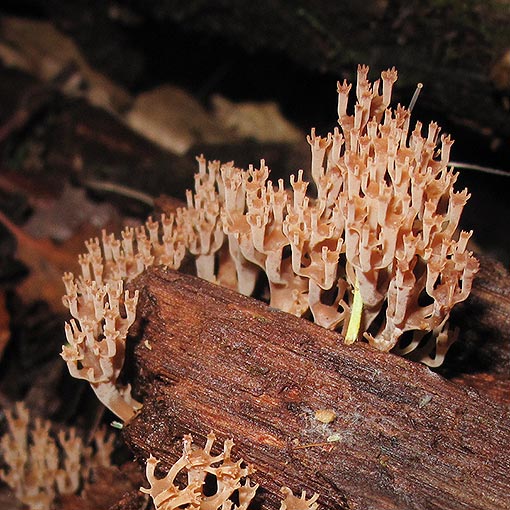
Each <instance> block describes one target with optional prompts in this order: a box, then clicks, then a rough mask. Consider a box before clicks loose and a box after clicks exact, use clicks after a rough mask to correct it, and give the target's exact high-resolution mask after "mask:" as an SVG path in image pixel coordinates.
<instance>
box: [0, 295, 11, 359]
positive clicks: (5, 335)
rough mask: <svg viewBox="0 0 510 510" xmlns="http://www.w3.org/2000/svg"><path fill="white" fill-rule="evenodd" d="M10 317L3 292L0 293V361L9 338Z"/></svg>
mask: <svg viewBox="0 0 510 510" xmlns="http://www.w3.org/2000/svg"><path fill="white" fill-rule="evenodd" d="M9 326H10V316H9V312H8V311H7V303H6V299H5V292H4V291H0V360H1V359H2V356H3V353H4V350H5V348H6V347H7V344H8V343H9V339H10V338H11V330H10V327H9Z"/></svg>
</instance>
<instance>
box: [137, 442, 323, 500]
mask: <svg viewBox="0 0 510 510" xmlns="http://www.w3.org/2000/svg"><path fill="white" fill-rule="evenodd" d="M214 441H215V436H214V434H212V433H210V434H209V435H208V436H207V441H206V444H205V446H204V448H193V445H192V442H193V439H192V437H191V436H189V435H188V436H185V437H184V448H183V453H182V456H181V457H180V458H179V459H178V460H177V462H176V463H175V464H174V465H173V466H172V467H171V468H170V470H169V471H168V473H167V474H166V475H165V476H164V477H162V478H157V477H156V476H155V470H156V466H157V465H158V461H157V460H156V459H155V458H154V457H152V456H151V457H149V459H148V460H147V466H146V476H147V480H148V481H149V484H150V487H149V488H148V489H146V488H144V487H142V488H141V489H140V490H141V491H142V492H144V493H146V494H149V495H150V496H151V498H152V500H153V501H154V506H155V507H156V510H173V509H177V508H189V509H192V508H193V509H197V510H225V509H233V510H246V509H247V508H248V506H249V504H250V503H251V501H252V500H253V498H254V497H255V493H256V492H257V489H258V484H254V485H251V482H250V480H249V478H247V477H248V475H249V474H250V473H251V472H252V469H251V468H250V467H249V466H245V467H242V466H243V461H242V460H238V461H236V462H234V461H233V460H232V459H231V450H232V446H233V445H234V443H233V442H232V441H231V440H227V441H225V443H224V447H223V452H221V453H220V454H219V455H212V454H211V449H212V447H213V444H214ZM181 472H185V473H186V484H185V485H184V486H179V484H178V483H177V482H176V480H175V479H176V477H178V476H179V474H180V473H181ZM206 476H209V478H211V477H212V478H213V480H214V485H213V486H214V490H213V491H210V492H213V493H212V494H207V495H206V494H205V488H206V485H207V484H206ZM243 480H244V481H243ZM282 493H283V495H284V500H283V501H282V503H281V506H280V510H316V509H317V508H318V505H317V503H316V501H317V498H318V497H319V496H318V495H317V494H316V495H315V496H313V497H312V498H310V499H308V500H307V499H306V493H303V494H302V496H301V498H298V497H296V496H294V495H293V493H292V491H291V490H290V489H289V488H288V487H283V488H282ZM234 498H236V500H237V504H234Z"/></svg>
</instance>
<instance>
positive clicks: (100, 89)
mask: <svg viewBox="0 0 510 510" xmlns="http://www.w3.org/2000/svg"><path fill="white" fill-rule="evenodd" d="M0 59H1V60H2V61H3V63H4V65H6V66H7V67H14V68H17V69H22V70H23V71H26V72H28V73H30V74H33V75H35V76H37V77H39V78H40V79H41V80H42V81H50V80H52V79H54V78H55V77H56V76H57V75H58V74H59V73H61V72H62V71H63V70H64V69H65V68H66V66H68V65H69V64H73V65H76V66H77V68H78V71H79V74H78V78H81V79H83V80H84V81H85V82H86V83H87V88H86V89H87V90H86V92H85V94H86V96H87V99H88V100H89V101H90V102H91V103H92V104H93V105H95V106H99V107H101V108H105V109H107V110H113V111H115V112H118V111H121V110H122V109H124V108H125V107H126V106H127V105H128V104H129V103H130V102H131V97H130V96H129V94H128V93H127V92H126V91H125V90H124V89H123V88H122V87H119V86H118V85H117V84H115V83H114V82H112V81H111V80H110V79H108V78H107V77H106V76H104V75H102V74H101V73H99V72H97V71H96V70H94V69H93V68H92V67H91V66H90V65H89V64H88V62H87V61H86V59H85V58H84V57H83V55H82V54H81V53H80V50H79V49H78V47H77V46H76V44H75V43H74V41H73V40H72V39H71V38H70V37H68V36H66V35H64V34H63V33H62V32H59V31H58V30H57V29H56V28H55V27H54V26H53V25H52V24H51V23H49V22H47V21H39V20H33V19H25V18H15V17H9V16H3V17H2V20H1V38H0ZM63 92H66V93H71V94H77V93H81V92H80V87H79V80H78V81H77V80H68V82H67V83H66V86H65V88H64V90H63Z"/></svg>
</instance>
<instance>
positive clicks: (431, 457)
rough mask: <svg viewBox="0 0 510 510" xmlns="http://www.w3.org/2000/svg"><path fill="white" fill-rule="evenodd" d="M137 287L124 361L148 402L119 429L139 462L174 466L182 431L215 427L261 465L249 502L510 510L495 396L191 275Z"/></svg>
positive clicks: (167, 276) (151, 277) (507, 436)
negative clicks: (289, 492) (286, 490)
mask: <svg viewBox="0 0 510 510" xmlns="http://www.w3.org/2000/svg"><path fill="white" fill-rule="evenodd" d="M134 284H135V285H136V288H138V289H140V302H139V307H138V322H137V326H138V329H137V335H138V343H137V344H136V347H135V349H134V353H133V359H132V360H130V362H129V363H128V369H130V371H132V373H131V374H130V378H131V381H132V383H133V385H134V388H135V392H138V395H139V396H140V397H143V402H144V405H143V408H142V410H141V411H140V413H139V414H138V415H137V416H136V417H135V418H134V419H133V420H132V421H131V422H130V423H129V425H127V426H126V427H125V429H124V437H125V440H126V441H127V444H128V445H129V446H130V448H131V449H132V450H133V451H134V452H135V454H136V455H137V456H138V458H140V459H144V458H147V457H148V456H149V454H152V455H154V456H155V457H156V458H158V459H159V460H160V461H161V466H162V467H163V469H169V468H170V466H171V465H172V464H173V463H174V462H175V461H176V460H177V458H178V457H179V456H180V455H181V450H182V436H183V434H186V433H192V434H193V436H194V438H195V440H196V441H197V443H198V444H203V442H204V440H205V439H204V438H205V436H206V434H207V433H208V432H210V431H211V430H212V431H214V433H215V434H216V435H217V436H218V438H219V439H220V440H224V439H225V438H230V437H231V438H233V439H234V441H235V443H236V444H235V447H234V450H233V456H234V458H241V457H242V458H244V459H245V461H246V462H248V463H250V464H251V465H252V466H253V467H254V468H255V469H256V473H255V474H254V475H253V476H252V479H253V480H254V481H255V482H257V483H260V485H261V489H260V490H259V494H258V496H257V498H256V502H258V503H259V505H258V506H257V504H255V508H260V504H261V503H262V502H263V508H268V509H270V508H274V509H277V508H278V507H279V500H280V498H278V497H277V494H278V492H279V488H280V487H281V486H282V485H287V486H289V487H291V488H292V489H293V490H294V493H300V492H301V490H306V491H307V494H308V495H311V494H313V493H315V492H318V493H320V494H321V496H320V498H319V503H320V507H321V508H323V509H325V510H329V509H355V508H359V509H364V510H370V509H374V510H375V509H377V510H384V509H405V508H413V509H425V508H426V509H450V510H453V509H461V508H462V509H464V508H470V509H472V510H476V509H480V510H491V509H504V508H508V507H509V505H510V496H509V495H510V469H509V468H510V456H509V454H508V452H509V451H510V420H509V418H510V414H509V411H508V408H507V407H505V406H504V405H503V404H501V403H496V402H493V401H491V400H490V399H489V398H487V397H483V396H481V395H480V394H479V393H477V392H476V391H475V390H473V389H470V388H468V387H466V386H462V385H457V384H454V383H452V382H449V381H447V380H445V379H443V378H442V377H441V376H440V375H437V374H435V373H433V372H432V371H430V370H429V369H428V368H426V367H425V366H422V365H420V364H415V363H412V362H410V361H408V360H405V359H403V358H400V357H397V356H394V355H392V354H386V353H382V352H378V351H375V350H373V349H371V348H369V347H368V346H366V345H364V344H355V345H351V346H346V345H344V344H343V343H342V338H341V336H340V335H338V334H337V333H334V332H331V331H328V330H325V329H323V328H321V327H319V326H316V325H314V324H312V323H310V322H308V321H306V320H303V319H299V318H296V317H294V316H291V315H288V314H285V313H283V312H280V311H277V310H274V309H271V308H270V307H268V306H266V305H265V304H263V303H260V302H258V301H255V300H253V299H251V298H247V297H244V296H241V295H239V294H237V293H235V292H232V291H230V290H228V289H225V288H221V287H219V286H216V285H214V284H210V283H208V282H206V281H203V280H200V279H198V278H195V277H192V276H188V275H184V274H181V273H177V272H174V271H171V270H164V269H149V270H148V271H146V272H145V273H144V274H143V275H142V276H141V277H139V279H138V280H136V281H135V282H134ZM320 410H332V411H333V412H334V414H335V415H336V418H335V419H334V421H332V422H330V423H322V422H321V421H318V420H317V419H316V415H315V412H316V411H320ZM322 414H324V413H322ZM328 416H332V414H331V413H328ZM327 421H329V420H327ZM161 474H163V472H162V473H161Z"/></svg>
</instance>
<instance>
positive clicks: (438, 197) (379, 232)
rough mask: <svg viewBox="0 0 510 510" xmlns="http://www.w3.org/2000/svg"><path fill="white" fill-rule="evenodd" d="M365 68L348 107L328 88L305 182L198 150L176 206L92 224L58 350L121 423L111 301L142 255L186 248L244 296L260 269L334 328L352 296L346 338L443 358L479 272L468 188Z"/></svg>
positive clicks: (432, 361)
mask: <svg viewBox="0 0 510 510" xmlns="http://www.w3.org/2000/svg"><path fill="white" fill-rule="evenodd" d="M367 76H368V68H367V67H366V66H359V68H358V79H357V84H356V87H355V89H356V90H355V93H356V104H355V106H354V113H353V114H349V113H348V102H349V93H350V90H351V85H350V84H348V83H347V82H344V83H342V84H338V122H339V127H337V128H335V129H334V131H333V132H332V133H328V135H327V136H326V137H320V136H318V135H317V134H316V133H315V130H313V129H312V131H311V134H310V135H309V137H308V142H309V144H310V147H311V153H312V162H311V172H310V174H311V178H312V181H313V182H312V183H308V182H307V181H306V180H305V179H304V177H303V172H302V171H301V170H300V171H299V172H298V173H297V176H291V179H290V189H286V188H285V186H284V182H283V180H279V181H278V183H277V184H276V185H274V184H273V182H272V181H271V180H269V169H268V167H267V166H266V164H265V162H264V161H261V163H260V167H259V168H254V167H253V166H250V167H249V168H248V169H247V170H241V169H239V168H236V167H235V166H234V165H233V164H232V163H228V164H220V163H219V162H217V161H214V162H209V163H207V161H206V160H205V158H204V157H199V158H198V163H199V168H198V173H197V174H196V176H195V191H194V192H191V191H190V192H188V195H187V206H186V207H183V208H181V209H179V210H178V211H177V212H176V214H175V215H172V216H169V217H166V216H163V217H162V218H161V220H160V221H152V220H151V219H149V221H148V222H147V223H146V225H145V227H140V228H138V229H136V230H133V229H126V230H125V231H124V232H123V233H122V239H121V240H118V239H115V238H114V237H113V236H111V235H106V234H103V239H102V242H101V243H99V241H97V240H94V241H91V242H90V243H89V244H88V246H87V247H88V254H86V255H84V256H83V257H82V258H81V265H82V276H81V277H80V278H78V279H74V277H73V276H72V275H67V276H66V277H65V282H66V289H67V296H66V297H65V298H64V301H65V303H66V304H67V305H68V306H69V308H70V310H71V313H72V315H73V317H74V319H75V322H73V321H72V322H71V324H70V325H68V326H67V329H66V331H67V336H68V341H69V344H70V345H69V346H68V347H64V351H63V357H64V359H65V360H66V361H67V363H68V366H69V368H70V370H71V373H73V375H76V376H78V377H83V378H85V379H88V380H89V381H90V382H91V384H92V386H93V387H94V389H95V390H96V393H97V394H98V396H99V398H100V399H101V400H102V401H103V402H104V403H105V404H106V405H107V406H108V407H110V408H111V409H112V410H113V411H114V412H116V413H117V414H118V415H119V416H121V417H122V418H123V419H125V420H129V419H130V417H131V416H132V415H133V413H134V412H135V410H136V408H137V403H136V401H133V400H132V399H131V397H130V396H129V391H128V388H119V387H118V385H117V377H118V375H119V372H120V369H121V368H122V353H123V349H124V347H123V346H124V342H125V338H126V334H127V329H128V327H129V325H130V324H131V322H132V321H133V318H134V313H135V307H136V299H137V296H136V294H135V295H134V296H132V297H130V296H128V295H127V294H126V295H124V297H123V293H122V289H123V282H125V281H130V280H132V279H133V278H134V277H135V276H136V275H138V274H139V273H141V272H142V271H143V270H144V269H145V268H147V267H148V266H150V265H153V264H163V265H165V266H168V267H171V268H174V269H177V268H179V266H180V264H181V261H182V260H183V257H184V255H185V253H186V251H188V252H189V253H191V254H192V255H194V256H195V257H196V272H197V275H198V276H200V277H202V278H205V279H207V280H209V281H213V282H217V283H219V284H223V285H228V286H230V287H234V288H237V290H238V291H239V292H241V293H243V294H246V295H250V294H252V292H253V290H254V288H255V284H256V281H257V278H258V276H259V274H260V273H261V272H264V273H265V275H266V277H267V281H268V285H269V291H270V304H271V306H273V307H276V308H280V309H281V310H284V311H286V312H289V313H292V314H295V315H298V316H302V315H305V314H307V313H308V312H310V313H311V315H312V316H313V319H314V321H315V322H316V323H317V324H319V325H321V326H324V327H326V328H332V329H338V330H340V331H342V332H343V333H344V335H345V333H346V332H347V329H348V326H349V323H350V319H351V312H352V308H353V303H356V308H357V313H356V314H353V315H356V318H355V321H356V324H354V323H352V324H351V328H349V329H350V331H349V341H354V340H356V339H357V338H359V337H361V336H363V337H364V338H365V339H367V340H368V342H369V343H370V344H371V345H373V346H374V347H376V348H377V349H380V350H383V351H389V350H391V349H394V348H396V349H397V350H399V351H400V352H402V353H409V352H412V351H414V352H413V355H414V357H415V359H418V360H420V361H423V362H425V363H427V364H429V365H431V366H437V365H439V364H440V363H441V362H442V361H443V358H444V355H445V353H446V351H447V349H448V347H449V345H450V344H451V342H452V335H451V334H450V333H449V332H448V324H447V321H448V318H449V314H450V311H451V309H452V307H453V306H454V305H455V304H456V303H458V302H460V301H463V300H465V299H466V298H467V296H468V294H469V292H470V290H471V284H472V281H473V277H474V275H475V273H476V272H477V270H478V261H477V260H476V258H475V257H474V256H473V255H472V253H471V252H469V251H468V250H467V242H468V240H469V238H470V235H471V233H467V232H460V234H459V235H458V236H457V234H456V232H457V227H458V224H459V219H460V215H461V212H462V209H463V207H464V205H465V203H466V201H467V199H468V198H469V195H468V193H467V191H466V190H464V191H461V192H456V191H454V184H455V181H456V179H457V174H455V173H454V172H453V170H452V169H450V168H448V160H449V153H450V148H451V145H452V143H453V142H452V140H451V139H450V137H448V136H444V135H443V136H441V137H440V136H439V128H438V126H437V125H436V124H435V123H431V124H430V125H429V126H428V129H427V132H426V134H422V125H421V123H419V122H417V123H416V125H415V127H414V129H413V130H412V131H410V111H409V110H407V109H405V108H403V107H401V106H398V107H397V108H396V109H391V108H390V107H389V104H390V100H391V92H392V87H393V84H394V82H395V81H396V79H397V72H396V71H395V70H394V69H390V70H388V71H385V72H383V73H382V75H381V80H377V81H376V82H375V83H370V82H369V81H368V78H367ZM381 81H382V83H381ZM309 187H310V188H312V187H313V190H312V192H313V193H308V188H309ZM220 255H221V257H220ZM220 258H221V264H220V263H219V262H220ZM225 261H226V262H227V263H225ZM217 268H219V269H217ZM121 305H122V306H124V307H125V311H126V313H125V315H126V317H125V318H124V315H123V314H122V313H120V312H119V310H121V308H122V306H121ZM353 320H354V319H353ZM358 323H359V328H358ZM353 325H354V326H355V327H353ZM358 330H359V333H358Z"/></svg>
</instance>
